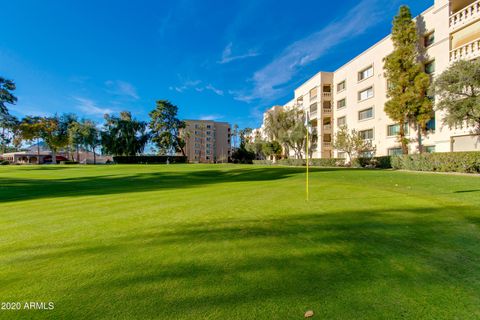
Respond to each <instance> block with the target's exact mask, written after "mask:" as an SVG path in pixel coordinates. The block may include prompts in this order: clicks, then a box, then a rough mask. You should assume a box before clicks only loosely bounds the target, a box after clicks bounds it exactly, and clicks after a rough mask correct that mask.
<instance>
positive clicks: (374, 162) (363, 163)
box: [354, 156, 392, 169]
mask: <svg viewBox="0 0 480 320" xmlns="http://www.w3.org/2000/svg"><path fill="white" fill-rule="evenodd" d="M391 158H392V157H390V156H382V157H373V158H357V159H355V161H354V162H355V163H354V165H356V166H357V167H362V168H379V169H390V168H392V163H391Z"/></svg>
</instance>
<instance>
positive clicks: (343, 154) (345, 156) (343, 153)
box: [337, 152, 347, 159]
mask: <svg viewBox="0 0 480 320" xmlns="http://www.w3.org/2000/svg"><path fill="white" fill-rule="evenodd" d="M337 158H339V159H346V158H347V154H346V153H345V152H337Z"/></svg>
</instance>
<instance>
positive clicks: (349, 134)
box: [332, 126, 376, 164]
mask: <svg viewBox="0 0 480 320" xmlns="http://www.w3.org/2000/svg"><path fill="white" fill-rule="evenodd" d="M332 145H333V148H334V149H336V150H338V151H341V152H345V153H346V154H347V155H348V158H349V161H350V164H352V163H353V162H354V161H355V159H357V158H358V157H360V156H362V155H363V154H364V153H370V154H372V153H375V149H376V148H375V147H374V146H373V144H372V142H371V141H370V140H366V139H364V138H363V137H362V136H361V134H360V133H359V132H358V131H357V130H355V129H353V130H351V131H349V130H348V128H347V126H342V127H341V128H340V129H339V130H338V131H337V132H336V133H335V137H334V139H333V144H332Z"/></svg>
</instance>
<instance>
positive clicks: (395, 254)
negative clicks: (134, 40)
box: [0, 165, 480, 320]
mask: <svg viewBox="0 0 480 320" xmlns="http://www.w3.org/2000/svg"><path fill="white" fill-rule="evenodd" d="M0 302H1V303H2V306H3V307H5V308H2V309H1V310H0V319H230V320H232V319H303V317H304V313H305V312H306V311H307V310H313V311H314V317H313V319H330V320H331V319H436V320H438V319H462V320H465V319H479V318H480V177H479V176H478V175H477V176H473V175H472V176H466V175H448V174H433V173H413V172H400V171H391V170H363V169H329V168H324V169H320V168H313V169H311V173H310V200H309V201H306V200H305V169H304V168H293V167H275V166H246V165H244V166H243V165H110V166H108V165H104V166H100V165H99V166H76V165H71V166H61V165H58V166H53V165H51V166H2V167H0ZM30 302H37V303H38V304H37V305H36V307H32V308H31V309H29V308H25V303H28V304H29V303H30ZM42 302H43V303H44V304H43V306H44V307H45V306H46V308H44V310H41V309H42V308H43V307H42V304H41V303H42ZM11 303H20V304H21V307H20V310H12V309H11V308H12V304H11ZM49 303H53V306H54V307H53V308H49Z"/></svg>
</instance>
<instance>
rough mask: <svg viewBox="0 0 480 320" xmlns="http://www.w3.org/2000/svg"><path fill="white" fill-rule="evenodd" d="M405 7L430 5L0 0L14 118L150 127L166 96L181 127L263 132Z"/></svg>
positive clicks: (416, 9)
mask: <svg viewBox="0 0 480 320" xmlns="http://www.w3.org/2000/svg"><path fill="white" fill-rule="evenodd" d="M401 4H406V5H408V6H410V8H411V10H412V13H413V14H414V15H417V14H419V13H420V12H422V11H424V10H425V9H427V8H428V7H429V6H431V5H432V4H433V0H405V1H397V0H384V1H380V0H360V1H359V0H344V1H339V2H336V1H318V0H313V1H279V0H262V1H261V0H230V1H220V0H215V1H214V0H175V1H168V0H164V1H154V0H151V1H149V0H137V1H124V0H116V1H107V0H95V1H94V0H82V1H51V0H50V1H49V0H45V1H37V0H16V1H7V0H0V8H1V11H0V30H2V31H1V36H0V75H2V76H4V77H7V78H10V79H13V80H14V81H15V82H16V84H17V91H16V95H17V96H18V98H19V101H18V103H17V105H15V106H13V107H11V108H10V109H11V111H12V113H13V114H15V115H17V116H23V115H33V114H35V115H47V114H53V113H55V112H58V113H63V112H75V113H77V114H79V115H81V116H84V117H87V118H91V119H94V120H96V121H99V122H100V121H101V120H102V115H103V114H104V113H105V112H107V113H112V112H119V111H122V110H129V111H131V112H132V113H133V115H134V116H135V117H137V118H140V119H147V117H148V112H149V111H150V110H151V109H153V108H154V105H155V100H158V99H168V100H170V101H172V102H173V103H175V104H177V105H178V106H179V108H180V117H181V118H184V119H186V118H188V119H214V120H218V121H228V122H230V123H231V124H233V123H237V124H239V125H240V127H257V126H258V125H259V124H260V122H261V117H262V113H263V111H265V110H266V109H267V108H269V107H270V106H272V105H274V104H283V103H285V102H287V101H288V100H290V99H291V98H292V95H293V89H294V88H295V87H296V86H298V85H299V84H301V83H302V82H304V81H305V80H307V79H308V78H310V77H311V76H313V75H314V74H315V73H317V72H318V71H320V70H323V71H333V70H335V69H336V68H338V67H339V66H341V65H343V64H344V63H345V62H347V61H348V60H350V59H351V58H353V57H355V56H356V55H358V54H359V53H361V52H362V51H363V50H365V49H367V48H368V47H370V46H371V45H373V44H374V43H375V42H377V41H379V40H380V39H382V38H383V37H384V36H386V35H387V34H388V33H389V32H390V29H391V20H392V17H393V16H394V15H395V14H396V12H397V10H398V7H399V6H400V5H401Z"/></svg>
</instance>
